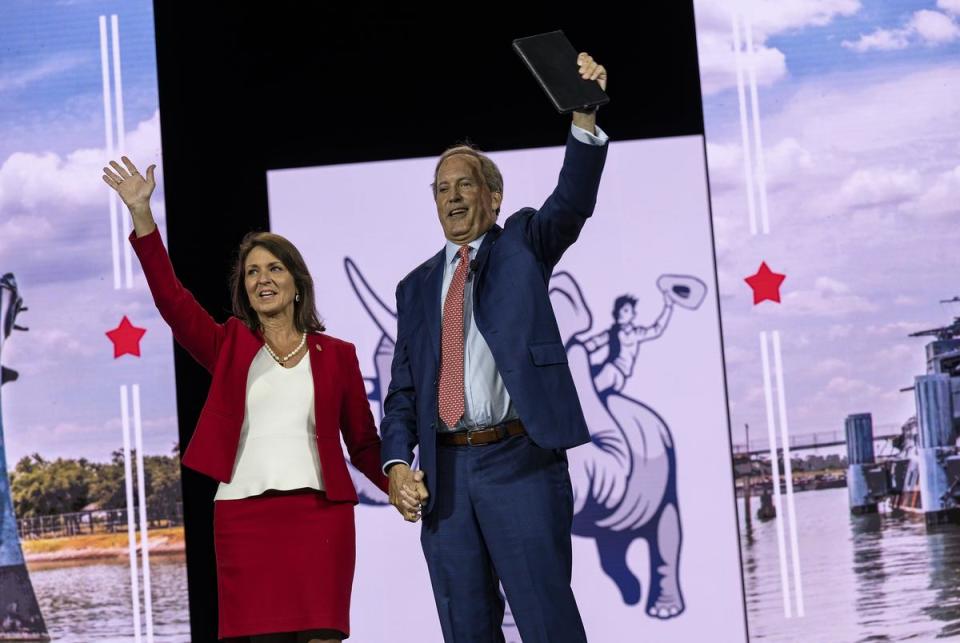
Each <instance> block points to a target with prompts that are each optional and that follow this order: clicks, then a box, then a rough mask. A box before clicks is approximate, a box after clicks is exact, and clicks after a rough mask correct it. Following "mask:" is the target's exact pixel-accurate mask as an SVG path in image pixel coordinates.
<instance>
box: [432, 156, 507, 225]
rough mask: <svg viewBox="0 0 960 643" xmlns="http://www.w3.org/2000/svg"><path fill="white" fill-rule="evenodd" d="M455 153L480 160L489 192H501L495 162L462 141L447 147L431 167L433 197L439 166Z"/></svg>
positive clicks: (435, 193) (435, 190)
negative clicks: (432, 167) (434, 165)
mask: <svg viewBox="0 0 960 643" xmlns="http://www.w3.org/2000/svg"><path fill="white" fill-rule="evenodd" d="M456 154H466V155H467V156H472V157H473V158H475V159H477V160H478V161H480V174H481V176H482V177H483V182H484V183H486V185H487V189H488V190H490V191H491V192H499V193H500V194H501V195H502V194H503V175H502V174H500V168H498V167H497V164H496V163H494V162H493V161H492V160H491V159H490V157H489V156H487V155H486V154H484V153H483V152H481V151H480V150H478V149H477V148H475V147H474V146H473V145H471V144H469V143H462V144H460V145H454V146H453V147H448V148H447V149H446V150H445V151H444V152H443V154H441V155H440V158H439V159H437V166H436V167H435V168H434V169H433V183H431V184H430V189H431V190H432V191H433V198H434V199H436V198H437V175H438V174H439V173H440V166H441V165H443V162H444V161H446V160H447V159H448V158H450V157H451V156H454V155H456ZM497 214H500V209H499V208H497Z"/></svg>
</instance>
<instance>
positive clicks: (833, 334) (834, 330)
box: [827, 324, 854, 339]
mask: <svg viewBox="0 0 960 643" xmlns="http://www.w3.org/2000/svg"><path fill="white" fill-rule="evenodd" d="M853 331H854V326H853V324H832V325H831V326H830V327H829V328H828V329H827V338H828V339H845V338H847V337H850V335H852V334H853Z"/></svg>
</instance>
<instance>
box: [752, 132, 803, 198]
mask: <svg viewBox="0 0 960 643" xmlns="http://www.w3.org/2000/svg"><path fill="white" fill-rule="evenodd" d="M763 156H764V158H763V160H764V165H765V167H766V173H767V186H768V188H776V187H778V186H782V185H784V184H787V183H791V184H792V183H795V182H796V181H797V180H798V175H799V174H800V173H802V172H807V171H809V170H811V169H812V168H813V155H812V154H811V153H810V152H809V151H808V150H807V149H805V148H804V147H803V146H802V145H801V144H800V143H799V141H797V139H796V138H793V137H787V138H785V139H783V140H781V141H780V142H778V143H777V144H776V145H774V146H773V147H767V148H766V149H765V150H764V154H763Z"/></svg>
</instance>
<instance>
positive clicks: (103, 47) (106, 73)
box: [100, 16, 120, 290]
mask: <svg viewBox="0 0 960 643" xmlns="http://www.w3.org/2000/svg"><path fill="white" fill-rule="evenodd" d="M109 55H110V54H109V51H108V46H107V17H106V16H100V75H101V77H102V80H103V129H104V131H105V132H106V135H107V158H113V112H112V111H110V60H109ZM117 209H118V208H117V193H116V192H115V191H114V190H110V247H111V250H112V251H113V287H114V289H115V290H116V289H119V288H120V242H119V241H120V240H119V239H117Z"/></svg>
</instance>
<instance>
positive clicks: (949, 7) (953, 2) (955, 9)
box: [937, 0, 960, 16]
mask: <svg viewBox="0 0 960 643" xmlns="http://www.w3.org/2000/svg"><path fill="white" fill-rule="evenodd" d="M937 8H938V9H943V10H944V11H946V12H947V13H949V14H953V15H955V16H956V15H960V0H937Z"/></svg>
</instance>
